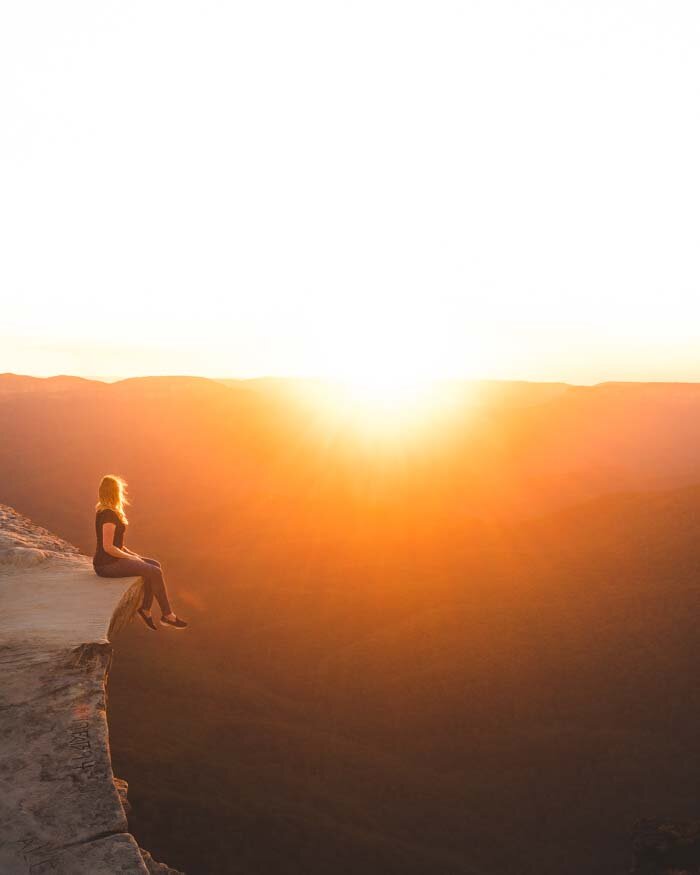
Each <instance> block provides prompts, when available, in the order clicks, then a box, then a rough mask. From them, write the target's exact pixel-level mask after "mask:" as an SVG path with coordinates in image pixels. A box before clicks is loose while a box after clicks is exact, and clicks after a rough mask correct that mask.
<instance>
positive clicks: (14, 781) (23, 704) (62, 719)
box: [0, 504, 178, 875]
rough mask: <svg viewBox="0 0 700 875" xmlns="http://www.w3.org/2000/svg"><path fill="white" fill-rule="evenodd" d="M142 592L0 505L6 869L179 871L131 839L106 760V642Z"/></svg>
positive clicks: (1, 813) (137, 582)
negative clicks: (106, 575) (105, 574)
mask: <svg viewBox="0 0 700 875" xmlns="http://www.w3.org/2000/svg"><path fill="white" fill-rule="evenodd" d="M141 587H142V580H141V578H133V577H132V578H120V579H116V580H109V579H106V578H101V577H98V576H97V575H95V572H94V570H93V568H92V563H91V561H90V559H89V558H88V557H87V556H83V555H82V554H81V553H80V552H79V550H78V549H77V548H76V547H74V546H73V545H72V544H69V543H67V542H66V541H63V540H62V539H61V538H58V537H56V536H55V535H52V534H51V533H50V532H48V531H46V530H45V529H42V528H40V527H38V526H35V525H34V524H33V523H32V522H31V520H29V519H27V518H26V517H24V516H22V515H21V514H19V513H17V512H16V511H14V510H13V509H12V508H9V507H7V506H5V505H2V504H0V618H1V620H0V872H2V873H3V875H15V873H17V875H20V873H22V875H23V873H31V875H46V873H52V875H54V873H55V875H81V873H85V875H112V873H117V872H119V873H125V872H126V873H132V872H133V873H142V875H145V873H148V872H151V873H159V875H178V873H176V872H175V870H173V869H169V868H168V867H167V866H163V865H162V864H160V863H156V862H155V861H154V860H153V859H152V858H151V856H150V854H148V853H147V852H144V851H142V850H141V849H140V848H139V847H138V845H137V843H136V841H135V839H134V837H133V836H132V835H130V834H129V831H128V824H127V819H126V808H127V804H128V803H127V802H126V783H125V782H120V781H118V780H117V781H116V782H115V779H114V775H113V774H112V764H111V761H110V755H109V737H108V731H107V718H106V709H105V686H104V685H105V679H106V675H107V671H108V668H109V664H110V661H111V657H112V647H111V645H110V643H109V641H110V637H111V636H112V635H113V634H114V633H115V632H116V631H117V630H118V629H119V628H120V627H121V626H123V625H124V624H126V623H128V622H129V620H130V619H131V618H132V616H133V614H134V611H135V609H136V605H137V601H138V598H139V594H140V591H141Z"/></svg>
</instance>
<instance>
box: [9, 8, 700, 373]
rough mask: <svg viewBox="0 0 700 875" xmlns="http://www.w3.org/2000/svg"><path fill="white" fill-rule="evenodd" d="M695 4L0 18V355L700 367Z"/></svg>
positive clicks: (193, 368) (40, 11)
mask: <svg viewBox="0 0 700 875" xmlns="http://www.w3.org/2000/svg"><path fill="white" fill-rule="evenodd" d="M699 44H700V10H698V7H697V5H696V4H695V3H693V2H674V0H672V2H666V3H661V2H650V3H639V2H634V0H624V2H621V0H604V2H603V0H588V2H567V3H555V2H544V0H538V2H531V3H519V2H515V0H513V2H504V0H494V2H470V3H460V2H436V3H426V2H403V3H398V2H382V0H372V2H357V3H345V2H338V3H323V2H301V3H293V4H289V3H281V2H277V3H274V2H267V0H262V2H259V0H258V2H239V3H218V2H203V3H197V4H195V3H183V2H167V3H166V2H155V0H153V2H131V0H128V2H122V3H118V4H117V3H111V2H110V3H107V2H99V3H95V2H67V3H61V4H56V3H50V2H26V3H14V2H11V3H5V4H3V6H2V10H1V11H0V80H1V81H2V86H1V88H0V121H1V123H2V127H3V136H2V138H1V139H0V174H1V176H0V188H1V190H2V198H1V202H0V232H1V233H2V238H3V257H2V262H1V264H0V288H1V289H2V295H3V306H2V320H1V321H0V371H3V370H12V371H15V372H19V373H27V374H35V375H49V374H57V373H71V374H79V375H87V376H103V377H113V376H132V375H138V374H166V373H176V374H198V375H207V376H217V377H227V376H232V377H245V376H255V375H261V374H272V375H318V376H343V377H348V376H349V377H354V376H356V375H358V373H359V372H372V373H373V372H376V371H377V370H381V371H384V372H389V373H393V374H396V373H400V374H402V375H404V376H412V375H415V374H419V375H420V376H421V377H434V376H456V377H499V378H513V379H545V380H567V381H573V382H579V383H591V382H596V381H599V380H605V379H647V380H650V379H651V380H656V379H673V380H691V379H692V380H694V379H700V365H699V364H698V362H697V358H696V355H695V353H696V345H697V341H698V328H697V326H698V324H700V295H698V293H697V289H698V282H699V280H700V261H698V258H697V241H698V236H699V235H700V214H699V213H698V210H697V203H698V202H699V201H700V165H699V164H698V161H697V155H698V154H700V115H699V114H698V111H697V103H698V87H699V85H698V83H699V81H700V54H699V53H698V51H697V47H698V45H699Z"/></svg>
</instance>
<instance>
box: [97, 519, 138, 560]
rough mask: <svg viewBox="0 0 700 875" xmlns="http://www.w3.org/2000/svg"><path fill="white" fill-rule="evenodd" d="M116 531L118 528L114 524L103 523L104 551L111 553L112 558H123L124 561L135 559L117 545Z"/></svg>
mask: <svg viewBox="0 0 700 875" xmlns="http://www.w3.org/2000/svg"><path fill="white" fill-rule="evenodd" d="M116 530H117V527H116V525H115V524H114V523H102V549H103V550H104V551H105V553H109V555H110V556H116V557H120V556H121V557H122V558H123V559H131V558H132V557H133V554H132V553H127V551H126V550H122V549H120V548H119V547H117V546H116V545H115V543H114V533H115V532H116Z"/></svg>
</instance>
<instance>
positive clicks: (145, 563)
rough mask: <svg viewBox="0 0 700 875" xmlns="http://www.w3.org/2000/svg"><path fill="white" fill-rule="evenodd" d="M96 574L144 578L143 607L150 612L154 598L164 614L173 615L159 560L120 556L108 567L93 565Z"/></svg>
mask: <svg viewBox="0 0 700 875" xmlns="http://www.w3.org/2000/svg"><path fill="white" fill-rule="evenodd" d="M93 567H94V569H95V573H96V574H99V576H100V577H143V604H142V605H141V607H142V608H143V609H144V610H145V611H148V610H150V608H151V605H152V604H153V596H154V595H155V597H156V599H158V604H159V605H160V609H161V611H162V613H164V614H170V613H172V608H171V607H170V602H169V601H168V591H167V589H166V588H165V580H164V579H163V569H162V568H161V567H160V562H159V561H158V560H157V559H146V557H145V556H144V557H138V558H137V557H136V556H134V558H133V559H124V558H123V557H121V556H119V557H117V559H116V560H115V561H114V562H109V563H107V564H106V565H93Z"/></svg>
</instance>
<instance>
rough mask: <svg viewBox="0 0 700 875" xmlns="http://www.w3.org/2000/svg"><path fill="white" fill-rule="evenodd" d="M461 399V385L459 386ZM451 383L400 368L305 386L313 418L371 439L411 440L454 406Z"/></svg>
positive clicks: (386, 441) (437, 424) (326, 426)
mask: <svg viewBox="0 0 700 875" xmlns="http://www.w3.org/2000/svg"><path fill="white" fill-rule="evenodd" d="M461 395H462V401H463V400H464V386H462V390H461ZM457 400H458V399H457V392H456V390H455V387H454V384H452V383H451V382H449V381H445V380H438V379H430V378H427V377H419V376H416V375H408V374H399V373H386V372H385V373H377V374H372V375H369V374H358V375H356V376H352V377H342V378H336V379H327V380H314V381H311V382H310V383H309V384H308V385H307V386H306V387H305V389H304V399H303V401H304V403H305V404H307V405H310V412H311V413H312V415H313V421H314V422H315V423H316V424H318V426H319V427H321V428H323V429H329V428H331V429H334V430H336V431H338V430H340V431H342V432H343V433H344V434H346V435H348V436H352V435H354V436H355V437H357V438H359V439H361V440H365V441H369V442H371V443H372V444H375V445H376V444H388V445H395V444H396V443H399V442H402V443H403V442H412V441H414V440H416V439H418V438H420V437H421V436H424V435H425V434H426V433H428V432H435V431H436V430H437V429H439V428H441V427H443V426H444V425H445V424H446V422H447V420H448V418H449V415H450V413H451V412H452V411H454V410H455V408H456V407H457Z"/></svg>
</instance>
